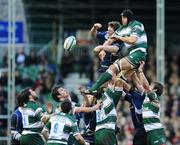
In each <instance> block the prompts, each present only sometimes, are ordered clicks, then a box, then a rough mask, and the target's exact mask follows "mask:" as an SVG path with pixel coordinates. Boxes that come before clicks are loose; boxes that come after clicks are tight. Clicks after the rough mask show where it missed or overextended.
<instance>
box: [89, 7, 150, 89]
mask: <svg viewBox="0 0 180 145" xmlns="http://www.w3.org/2000/svg"><path fill="white" fill-rule="evenodd" d="M121 20H122V24H123V25H122V27H121V28H119V29H118V30H116V31H115V33H114V35H113V36H111V39H109V44H107V45H110V44H111V43H112V42H114V41H122V42H124V47H125V49H127V50H128V55H127V56H126V57H123V58H122V59H120V60H117V61H116V62H115V63H114V64H113V65H111V66H110V67H109V68H108V70H107V71H106V72H105V73H104V74H102V75H101V76H100V77H99V79H98V80H97V81H96V83H95V84H94V85H93V86H92V87H91V89H90V91H96V90H97V89H98V88H99V87H100V86H101V85H102V84H104V83H105V82H107V81H108V80H110V79H112V77H113V75H114V74H118V73H120V77H121V78H123V79H126V77H129V76H131V77H132V78H133V81H134V82H135V85H136V88H138V90H140V91H141V92H142V91H144V88H145V89H146V90H149V85H147V86H146V85H145V83H141V81H139V78H138V76H137V74H136V70H137V68H138V67H139V66H140V62H142V61H145V60H146V54H147V48H148V45H147V36H146V32H145V29H144V26H143V24H142V23H141V22H139V21H136V20H134V15H133V12H132V11H131V10H130V9H126V10H124V11H123V12H122V14H121ZM127 75H128V76H127ZM143 85H144V86H143Z"/></svg>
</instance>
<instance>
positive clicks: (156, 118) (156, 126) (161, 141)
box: [142, 82, 166, 145]
mask: <svg viewBox="0 0 180 145" xmlns="http://www.w3.org/2000/svg"><path fill="white" fill-rule="evenodd" d="M150 88H151V90H152V91H151V92H150V93H147V94H146V97H145V100H144V102H143V110H142V114H143V123H144V128H145V130H146V132H147V144H148V145H165V144H166V137H165V132H164V128H163V125H162V123H161V121H160V99H161V97H162V96H161V95H162V92H163V86H162V84H160V83H158V82H154V83H152V84H151V85H150Z"/></svg>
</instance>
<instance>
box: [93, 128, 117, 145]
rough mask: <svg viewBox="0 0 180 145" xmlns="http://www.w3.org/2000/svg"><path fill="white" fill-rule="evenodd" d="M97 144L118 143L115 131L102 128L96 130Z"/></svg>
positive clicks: (109, 144)
mask: <svg viewBox="0 0 180 145" xmlns="http://www.w3.org/2000/svg"><path fill="white" fill-rule="evenodd" d="M95 145H117V139H116V135H115V131H114V130H112V129H101V130H98V131H96V132H95Z"/></svg>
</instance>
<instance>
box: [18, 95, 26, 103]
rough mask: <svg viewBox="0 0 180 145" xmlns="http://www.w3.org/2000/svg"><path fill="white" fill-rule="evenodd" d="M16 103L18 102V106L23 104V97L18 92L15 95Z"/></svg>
mask: <svg viewBox="0 0 180 145" xmlns="http://www.w3.org/2000/svg"><path fill="white" fill-rule="evenodd" d="M17 103H18V106H24V103H25V102H24V99H23V97H22V95H20V94H18V96H17Z"/></svg>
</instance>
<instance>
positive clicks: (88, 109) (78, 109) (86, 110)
mask: <svg viewBox="0 0 180 145" xmlns="http://www.w3.org/2000/svg"><path fill="white" fill-rule="evenodd" d="M101 103H102V102H98V103H97V104H96V105H94V106H92V107H75V110H74V112H75V113H80V112H84V113H89V112H94V111H96V110H97V109H98V108H99V107H100V105H101Z"/></svg>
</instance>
